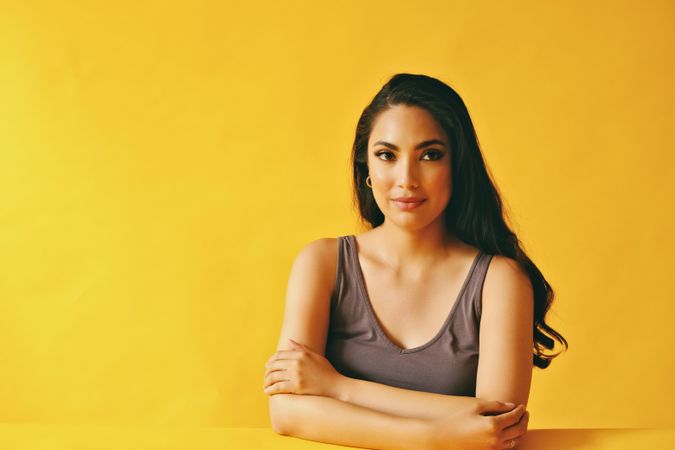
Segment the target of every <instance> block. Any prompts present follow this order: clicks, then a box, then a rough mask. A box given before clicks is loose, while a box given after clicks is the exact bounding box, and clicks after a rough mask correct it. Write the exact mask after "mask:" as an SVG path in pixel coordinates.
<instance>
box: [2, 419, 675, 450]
mask: <svg viewBox="0 0 675 450" xmlns="http://www.w3.org/2000/svg"><path fill="white" fill-rule="evenodd" d="M311 448H353V447H344V446H337V445H330V444H324V443H319V442H313V441H307V440H304V439H298V438H294V437H290V436H280V435H278V434H276V433H274V432H273V431H272V429H270V428H216V427H213V428H206V427H204V428H196V427H191V428H187V427H186V428H179V427H154V426H122V425H120V426H118V425H58V424H54V425H43V424H12V423H5V424H0V449H2V450H23V449H26V450H28V449H30V450H42V449H49V450H61V449H78V450H79V449H111V450H113V449H114V450H122V449H144V450H148V449H166V450H173V449H176V450H179V449H180V450H183V449H185V450H195V449H199V450H208V449H218V450H226V449H227V450H229V449H279V450H283V449H311ZM519 448H521V449H524V450H527V449H546V450H557V449H560V450H562V449H565V450H581V449H589V450H590V449H593V450H610V449H611V450H623V449H675V428H666V429H590V428H589V429H578V428H575V429H542V430H529V431H528V434H527V436H526V437H525V439H524V440H523V441H522V444H521V445H520V447H519Z"/></svg>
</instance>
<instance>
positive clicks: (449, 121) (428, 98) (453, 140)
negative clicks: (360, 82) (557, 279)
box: [351, 73, 568, 369]
mask: <svg viewBox="0 0 675 450" xmlns="http://www.w3.org/2000/svg"><path fill="white" fill-rule="evenodd" d="M395 105H407V106H417V107H420V108H424V109H425V110H426V111H428V112H429V113H430V114H431V115H432V116H433V117H434V119H435V120H436V121H437V122H438V124H439V125H440V126H441V127H442V128H443V129H444V130H445V132H446V133H447V135H448V137H449V139H450V150H451V151H450V153H451V164H452V183H453V186H452V196H451V198H450V201H449V202H448V205H447V206H446V208H445V211H444V212H443V214H444V218H445V228H446V231H447V232H448V233H453V234H454V235H455V236H456V237H457V238H459V239H460V240H462V241H463V242H465V243H467V244H469V245H472V246H474V247H476V248H478V249H480V250H482V251H483V252H485V253H489V254H496V255H504V256H506V257H509V258H512V259H514V260H515V261H517V262H518V263H519V264H520V266H521V267H522V268H523V269H524V270H525V271H526V273H527V275H528V276H529V278H530V281H531V283H532V287H533V291H534V323H533V325H532V330H533V338H534V350H533V364H534V365H535V366H537V367H539V368H542V369H544V368H546V367H548V366H549V364H550V363H551V360H552V359H553V358H555V357H556V356H558V354H560V352H558V353H555V354H546V353H545V349H547V350H552V349H553V348H554V344H555V342H554V340H557V341H558V342H560V343H561V344H562V345H563V346H564V347H565V348H566V349H567V348H568V344H567V341H566V340H565V338H564V337H563V336H562V335H560V334H559V333H558V332H556V331H555V330H554V329H553V328H551V327H550V326H548V325H547V324H546V322H545V316H546V313H547V312H548V310H549V308H550V306H551V303H552V301H553V297H554V293H553V289H552V288H551V286H550V285H549V283H548V282H547V281H546V279H545V278H544V275H542V273H541V271H540V270H539V269H538V268H537V266H536V265H535V264H534V263H533V262H532V260H531V259H530V258H529V257H528V256H527V254H526V253H525V251H524V250H523V248H522V245H521V242H520V241H519V240H518V237H517V236H516V234H515V233H514V232H513V231H512V230H511V229H510V228H509V226H508V225H507V223H506V220H505V212H504V210H503V205H502V200H501V198H500V195H499V191H498V190H497V188H496V185H495V182H494V181H493V180H492V177H491V175H490V174H489V171H488V169H487V167H486V165H485V161H484V160H483V155H482V153H481V150H480V147H479V145H478V138H477V137H476V132H475V130H474V127H473V123H472V122H471V118H470V117H469V112H468V110H467V108H466V106H465V105H464V102H463V101H462V99H461V98H460V96H459V94H457V92H455V90H453V89H452V88H451V87H450V86H448V85H447V84H445V83H443V82H442V81H440V80H438V79H436V78H433V77H430V76H427V75H420V74H410V73H399V74H396V75H394V76H393V77H391V78H390V79H389V81H387V83H386V84H385V85H384V86H382V88H381V89H380V91H379V92H378V93H377V94H376V95H375V97H374V98H373V100H372V101H371V102H370V104H369V105H368V106H366V108H365V109H364V110H363V112H362V114H361V117H360V118H359V121H358V124H357V126H356V136H355V138H354V145H353V147H352V158H351V159H352V164H353V173H354V203H355V206H356V207H357V209H358V212H359V214H360V216H361V221H362V222H363V223H364V224H365V225H369V226H370V227H376V226H378V225H381V224H382V223H383V222H384V214H382V211H381V210H380V208H379V207H378V206H377V203H376V202H375V198H374V196H373V193H372V191H371V190H370V189H369V188H368V187H367V186H366V182H365V180H366V177H367V176H368V164H367V161H368V139H369V137H370V132H371V130H372V125H373V122H374V120H375V119H376V118H377V116H378V114H380V113H381V112H383V111H385V110H387V109H389V108H391V107H392V106H395Z"/></svg>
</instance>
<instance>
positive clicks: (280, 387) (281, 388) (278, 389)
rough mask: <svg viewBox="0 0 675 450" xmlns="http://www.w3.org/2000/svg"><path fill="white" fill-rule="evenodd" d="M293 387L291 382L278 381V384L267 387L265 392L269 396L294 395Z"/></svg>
mask: <svg viewBox="0 0 675 450" xmlns="http://www.w3.org/2000/svg"><path fill="white" fill-rule="evenodd" d="M292 387H293V385H292V384H291V382H290V380H283V381H277V382H276V383H274V384H272V385H270V386H267V387H266V388H265V389H264V391H265V394H267V395H274V394H294V393H295V392H294V391H293V389H292Z"/></svg>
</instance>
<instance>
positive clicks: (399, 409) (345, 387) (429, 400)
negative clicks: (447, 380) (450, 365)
mask: <svg viewBox="0 0 675 450" xmlns="http://www.w3.org/2000/svg"><path fill="white" fill-rule="evenodd" d="M334 395H335V398H336V399H338V400H342V401H344V402H349V403H352V404H355V405H359V406H362V407H366V408H370V409H374V410H377V411H380V412H383V413H386V414H393V415H396V416H401V417H409V418H417V419H438V418H441V417H445V416H448V415H449V414H451V413H452V412H453V411H456V410H457V409H458V408H463V407H471V406H477V405H478V403H479V402H480V399H477V398H476V397H465V396H461V395H445V394H436V393H434V392H423V391H415V390H410V389H403V388H398V387H394V386H389V385H386V384H381V383H376V382H374V381H367V380H359V379H357V378H349V377H346V376H343V377H341V378H340V382H339V383H338V385H337V386H336V387H335V394H334Z"/></svg>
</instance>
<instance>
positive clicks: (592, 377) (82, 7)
mask: <svg viewBox="0 0 675 450" xmlns="http://www.w3.org/2000/svg"><path fill="white" fill-rule="evenodd" d="M0 9H1V12H0V195H1V198H0V255H1V257H0V264H1V265H0V343H1V344H0V422H5V423H62V424H74V423H80V424H97V423H107V424H146V425H166V424H181V425H188V426H190V425H195V426H232V427H265V426H268V417H267V397H266V396H265V395H264V394H263V392H262V375H263V372H264V367H263V364H264V362H265V360H266V359H267V358H268V357H269V356H270V355H271V353H272V352H273V351H274V349H275V346H276V341H277V338H278V333H279V330H280V326H281V319H282V314H283V306H284V294H285V288H286V281H287V277H288V272H289V269H290V265H291V263H292V261H293V258H294V257H295V255H296V254H297V252H298V250H299V249H300V248H301V247H302V246H303V245H305V244H306V243H308V242H309V241H311V240H313V239H316V238H319V237H326V236H337V235H343V234H349V233H354V232H359V231H360V228H359V227H358V225H357V222H356V215H355V212H354V211H353V209H352V207H351V197H350V195H351V193H350V190H349V186H350V185H349V175H350V167H349V165H348V164H349V152H350V146H351V144H352V139H353V135H354V128H355V125H356V120H357V119H358V116H359V114H360V112H361V110H362V109H363V107H365V105H366V104H367V103H368V101H369V100H370V99H371V98H372V96H373V95H374V94H375V93H376V92H377V90H378V89H379V88H380V87H381V85H382V84H383V83H385V82H386V81H387V79H388V78H389V77H390V76H391V75H393V74H394V73H397V72H412V73H425V74H429V75H432V76H435V77H438V78H440V79H442V80H443V81H445V82H447V83H448V84H450V85H451V86H453V87H454V88H455V89H456V90H457V91H458V92H459V93H460V95H461V96H462V97H463V98H464V100H465V102H466V104H467V106H468V108H469V112H470V113H471V115H472V118H473V120H474V123H475V126H476V130H477V133H478V137H479V140H480V143H481V145H482V149H483V152H484V156H485V158H486V161H487V163H488V165H489V167H490V169H491V171H492V173H493V174H494V176H495V178H496V181H497V183H498V186H499V188H500V190H501V192H502V193H503V195H504V199H505V201H506V204H507V207H508V209H509V211H510V213H511V218H512V221H513V223H514V226H515V229H516V231H517V232H518V233H519V237H520V238H521V240H522V241H523V243H524V244H525V248H526V250H527V251H528V252H529V254H530V256H531V257H532V259H533V260H534V261H535V263H536V264H537V265H538V266H539V268H540V269H541V270H542V272H543V273H544V274H545V276H546V277H547V279H548V280H549V282H550V283H551V284H552V286H553V288H554V289H555V291H556V294H557V297H556V300H555V303H554V306H553V308H552V310H551V313H550V315H549V319H548V321H549V323H550V324H551V325H552V326H553V327H554V328H556V329H557V330H558V331H560V332H561V333H562V334H563V335H564V336H565V337H566V338H567V339H568V340H569V342H570V350H569V352H567V353H564V354H563V355H562V356H560V357H558V358H557V359H556V360H554V361H553V363H552V365H551V367H550V368H549V369H546V370H543V371H542V370H539V369H535V370H534V379H533V384H532V391H531V397H530V398H531V400H530V406H529V409H530V410H531V414H532V415H531V419H530V428H544V427H548V428H551V427H558V428H566V427H577V428H591V427H622V426H626V427H639V426H675V417H674V415H673V414H672V404H673V402H674V401H675V394H674V391H673V389H672V384H670V383H671V381H672V379H673V378H674V375H675V361H674V359H673V357H672V349H673V348H675V337H673V333H672V316H673V313H675V307H674V306H673V300H674V297H675V296H674V293H675V288H674V287H673V285H672V267H673V263H672V259H673V254H674V252H675V245H674V240H673V234H672V233H673V231H674V230H675V226H674V225H675V223H674V222H675V219H674V217H675V215H674V214H673V208H672V203H673V198H674V196H673V194H674V191H675V182H674V181H673V179H674V177H675V156H673V143H674V138H673V133H672V130H673V123H675V121H674V119H675V117H674V116H675V113H674V108H673V104H674V100H675V99H674V94H675V90H674V88H673V83H672V80H673V79H675V76H674V75H675V73H674V72H675V71H674V70H673V69H674V59H673V57H672V50H673V44H674V43H675V42H674V41H675V27H674V26H673V25H674V24H675V6H674V3H673V2H672V1H648V2H639V3H638V2H631V1H597V2H583V1H570V2H564V1H558V2H542V1H522V2H496V1H485V0H484V1H470V2H469V1H467V2H446V1H435V2H415V3H414V4H412V3H410V2H409V1H405V2H404V1H392V0H387V1H379V0H378V1H356V0H352V1H348V2H334V3H328V2H325V3H321V4H317V3H316V2H309V1H304V2H297V1H291V2H289V1H285V2H261V1H255V0H254V1H247V2H243V3H242V2H216V1H210V2H205V1H191V2H187V1H185V2H173V3H168V2H160V1H153V2H150V1H143V2H137V1H124V2H91V1H60V2H56V1H51V2H49V1H37V0H31V1H23V2H18V1H17V2H9V1H5V2H2V6H0Z"/></svg>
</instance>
